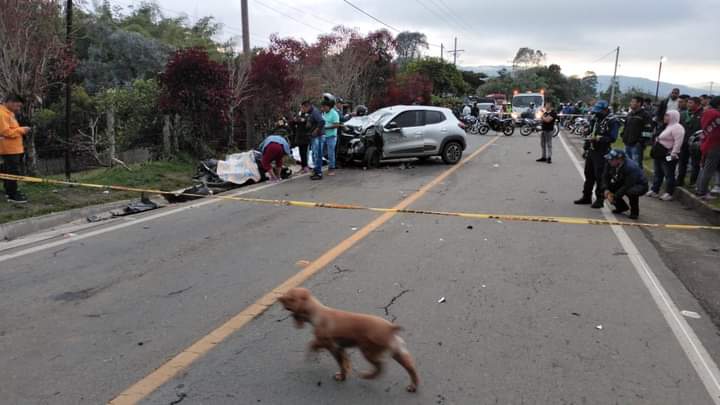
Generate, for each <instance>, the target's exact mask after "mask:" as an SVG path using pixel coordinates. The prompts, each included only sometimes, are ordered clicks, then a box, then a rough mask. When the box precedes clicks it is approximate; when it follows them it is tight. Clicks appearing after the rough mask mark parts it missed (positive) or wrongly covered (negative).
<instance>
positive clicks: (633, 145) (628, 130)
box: [622, 96, 652, 169]
mask: <svg viewBox="0 0 720 405" xmlns="http://www.w3.org/2000/svg"><path fill="white" fill-rule="evenodd" d="M642 104H643V99H642V97H638V96H635V97H633V98H632V99H631V100H630V112H629V113H628V115H627V118H626V120H625V128H624V129H623V132H622V140H623V142H624V143H625V154H626V157H627V158H628V159H630V160H632V161H634V162H635V163H637V164H638V166H639V167H640V168H641V169H642V167H643V151H644V149H645V147H644V145H645V140H644V139H643V132H645V131H647V130H648V127H650V125H651V124H652V117H650V114H648V112H647V111H645V110H644V109H643V108H642Z"/></svg>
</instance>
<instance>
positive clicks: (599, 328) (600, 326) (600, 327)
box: [595, 325, 603, 330]
mask: <svg viewBox="0 0 720 405" xmlns="http://www.w3.org/2000/svg"><path fill="white" fill-rule="evenodd" d="M595 329H597V330H603V326H602V325H598V326H596V327H595Z"/></svg>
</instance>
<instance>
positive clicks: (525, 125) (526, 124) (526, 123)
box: [518, 118, 560, 138]
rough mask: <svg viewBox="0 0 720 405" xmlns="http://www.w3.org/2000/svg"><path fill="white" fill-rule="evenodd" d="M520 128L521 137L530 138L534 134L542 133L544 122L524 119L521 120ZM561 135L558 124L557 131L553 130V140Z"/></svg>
mask: <svg viewBox="0 0 720 405" xmlns="http://www.w3.org/2000/svg"><path fill="white" fill-rule="evenodd" d="M518 126H519V127H520V135H522V136H528V135H530V134H532V133H533V132H542V122H541V121H540V120H534V119H529V118H524V119H521V120H520V122H519V123H518ZM559 134H560V126H559V125H557V124H556V125H555V129H553V138H554V137H556V136H558V135H559Z"/></svg>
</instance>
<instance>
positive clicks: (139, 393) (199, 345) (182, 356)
mask: <svg viewBox="0 0 720 405" xmlns="http://www.w3.org/2000/svg"><path fill="white" fill-rule="evenodd" d="M497 140H498V138H493V139H492V140H491V141H489V142H488V143H486V144H485V145H483V146H481V147H480V148H478V150H476V151H475V152H473V153H472V154H471V155H470V156H468V157H467V158H465V159H464V160H463V161H461V162H460V163H458V164H457V165H455V166H453V167H451V168H449V169H447V170H445V171H444V172H443V173H442V174H440V175H439V176H438V177H436V178H435V179H433V180H432V181H431V182H429V183H427V184H426V185H424V186H423V187H422V188H420V189H419V190H418V191H416V192H415V193H413V194H412V195H410V196H408V197H407V198H405V199H404V200H402V201H401V202H400V203H398V204H397V205H396V206H395V207H393V209H395V210H402V209H406V208H407V207H409V206H410V205H411V204H413V203H414V202H416V201H417V200H418V199H420V198H421V197H422V196H423V195H425V194H426V193H427V192H428V191H429V190H430V189H432V188H433V187H435V186H437V185H438V184H440V183H441V182H442V181H443V180H445V179H446V178H448V177H449V176H450V175H452V174H453V173H455V172H456V171H458V170H460V168H461V167H463V166H464V165H465V164H466V163H468V162H469V161H471V160H473V159H474V158H476V157H477V156H478V155H480V154H481V153H482V152H483V151H485V150H486V149H487V148H488V147H490V145H492V144H493V143H495V142H496V141H497ZM395 215H397V212H386V213H385V214H383V215H381V216H379V217H378V218H376V219H375V220H373V221H372V222H370V223H369V224H367V225H365V226H364V227H363V228H362V229H360V230H358V231H357V232H355V233H354V234H352V235H351V236H350V237H348V238H347V239H345V240H343V241H342V242H340V243H339V244H338V245H337V246H335V247H333V248H332V249H330V250H328V251H327V252H325V253H323V254H322V255H321V256H320V257H318V258H317V259H315V260H314V261H313V262H312V263H310V264H309V265H308V266H307V267H305V268H304V269H303V270H302V271H300V272H298V273H296V274H295V275H294V276H292V277H290V278H289V279H287V280H286V281H285V282H283V283H282V284H280V285H279V286H277V287H275V288H274V289H273V290H272V291H270V292H269V293H267V294H265V295H264V296H262V297H261V298H260V299H258V300H257V301H255V302H254V303H253V304H251V305H250V306H249V307H247V308H245V309H244V310H242V311H241V312H240V313H239V314H237V315H235V316H233V317H232V318H230V319H229V320H228V321H227V322H225V323H224V324H222V325H221V326H220V327H218V328H217V329H215V330H213V331H212V332H210V333H209V334H207V335H206V336H204V337H202V338H200V339H199V340H197V341H196V342H195V343H193V344H192V345H191V346H190V347H188V348H186V349H185V350H183V351H182V352H180V353H179V354H178V355H176V356H175V357H173V358H172V359H170V360H169V361H167V362H166V363H165V364H163V365H162V366H160V367H159V368H158V369H156V370H155V371H153V372H152V373H150V374H149V375H147V376H146V377H144V378H143V379H142V380H140V381H138V382H136V383H135V384H133V385H132V386H131V387H130V388H128V389H126V390H125V391H123V392H122V393H120V394H119V395H118V396H117V397H115V398H114V399H112V400H111V401H110V402H109V403H110V404H112V405H130V404H137V403H138V402H140V401H141V400H143V399H144V398H146V397H147V396H148V395H150V394H152V393H153V392H154V391H155V390H157V389H158V388H160V386H162V385H163V384H165V383H166V382H168V381H170V380H171V379H173V378H174V377H175V376H176V375H178V374H179V373H180V372H181V371H183V370H185V369H187V368H188V367H189V366H190V365H191V364H192V363H194V362H195V360H197V359H199V358H200V357H202V356H203V355H205V354H207V353H208V352H209V351H210V350H212V349H213V348H214V347H215V346H217V345H218V344H220V343H221V342H222V341H224V340H225V339H227V338H228V337H229V336H230V335H231V334H233V333H234V332H236V331H237V330H239V329H240V328H242V327H243V326H245V325H246V324H247V323H248V322H250V321H252V320H253V319H255V318H256V317H258V316H259V315H260V314H262V313H263V312H265V311H266V310H267V309H268V308H269V307H270V306H272V305H273V304H274V303H275V302H276V301H277V298H278V297H279V296H281V295H283V294H285V293H286V292H287V291H288V290H290V289H292V288H294V287H298V286H300V285H301V284H302V283H304V282H305V281H307V280H308V279H309V278H310V277H312V276H313V275H315V274H316V273H318V272H319V271H320V270H322V269H323V268H325V267H326V266H327V265H328V264H330V263H331V262H332V261H333V260H335V259H336V258H338V257H339V256H340V255H342V254H343V253H345V252H347V251H348V250H349V249H350V248H352V247H353V246H354V245H355V244H356V243H358V242H360V241H361V240H363V239H364V238H366V237H367V236H368V235H370V234H371V233H372V232H373V231H374V230H376V229H378V228H379V227H380V226H382V225H383V224H385V223H386V222H388V221H389V220H390V219H391V218H392V217H394V216H395Z"/></svg>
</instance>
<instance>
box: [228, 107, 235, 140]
mask: <svg viewBox="0 0 720 405" xmlns="http://www.w3.org/2000/svg"><path fill="white" fill-rule="evenodd" d="M234 146H235V108H234V107H230V136H229V137H228V146H227V147H228V149H231V148H233V147H234Z"/></svg>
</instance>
